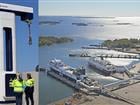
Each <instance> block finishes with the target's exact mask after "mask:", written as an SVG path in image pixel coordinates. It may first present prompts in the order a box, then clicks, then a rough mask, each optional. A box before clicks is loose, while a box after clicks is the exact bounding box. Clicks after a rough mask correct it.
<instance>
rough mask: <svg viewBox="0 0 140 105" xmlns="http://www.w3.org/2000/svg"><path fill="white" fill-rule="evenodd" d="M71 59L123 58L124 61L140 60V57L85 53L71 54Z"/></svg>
mask: <svg viewBox="0 0 140 105" xmlns="http://www.w3.org/2000/svg"><path fill="white" fill-rule="evenodd" d="M69 56H70V57H92V56H96V57H103V58H123V59H140V55H130V54H89V53H86V52H83V53H77V54H74V53H71V54H69Z"/></svg>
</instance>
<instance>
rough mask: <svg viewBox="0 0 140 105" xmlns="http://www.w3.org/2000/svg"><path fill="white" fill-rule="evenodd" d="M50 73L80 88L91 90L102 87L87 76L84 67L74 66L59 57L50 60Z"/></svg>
mask: <svg viewBox="0 0 140 105" xmlns="http://www.w3.org/2000/svg"><path fill="white" fill-rule="evenodd" d="M48 74H50V75H51V76H53V77H55V78H57V79H59V80H61V81H62V82H65V83H67V84H68V85H71V86H72V87H75V88H77V89H80V90H82V89H86V91H88V92H89V91H93V90H99V89H100V87H99V86H98V82H97V81H95V80H91V79H89V78H88V77H87V75H86V73H85V69H84V68H81V69H80V68H79V69H76V68H73V67H71V66H68V65H66V64H64V62H62V61H61V60H59V59H54V60H51V61H50V62H49V70H48Z"/></svg>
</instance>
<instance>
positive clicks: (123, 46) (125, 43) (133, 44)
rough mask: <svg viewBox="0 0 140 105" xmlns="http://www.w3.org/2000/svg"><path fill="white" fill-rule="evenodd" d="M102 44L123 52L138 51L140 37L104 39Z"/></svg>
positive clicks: (139, 49)
mask: <svg viewBox="0 0 140 105" xmlns="http://www.w3.org/2000/svg"><path fill="white" fill-rule="evenodd" d="M102 46H104V47H107V48H109V49H113V50H118V51H123V52H131V53H140V39H127V38H123V39H115V40H105V41H104V42H103V43H102Z"/></svg>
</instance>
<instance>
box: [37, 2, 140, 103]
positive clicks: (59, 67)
mask: <svg viewBox="0 0 140 105" xmlns="http://www.w3.org/2000/svg"><path fill="white" fill-rule="evenodd" d="M138 4H139V2H137V1H135V2H134V1H131V0H128V1H125V0H124V1H123V2H122V1H115V0H109V1H103V0H99V1H95V0H89V1H87V2H86V1H84V0H81V1H79V0H75V1H73V0H72V1H68V0H60V1H56V0H52V1H50V0H49V1H46V2H44V1H43V0H39V15H40V16H39V30H40V33H39V35H40V37H39V67H40V75H41V78H40V79H41V80H40V85H41V86H40V88H39V89H40V94H41V96H40V103H41V105H139V104H140V100H139V99H140V95H139V88H140V32H139V30H140V17H139V16H140V14H138V9H139V6H138ZM136 7H137V9H136ZM122 8H125V9H122ZM128 11H129V12H128Z"/></svg>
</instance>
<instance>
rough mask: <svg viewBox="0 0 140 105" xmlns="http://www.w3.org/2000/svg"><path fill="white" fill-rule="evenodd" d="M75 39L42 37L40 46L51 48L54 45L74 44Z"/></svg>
mask: <svg viewBox="0 0 140 105" xmlns="http://www.w3.org/2000/svg"><path fill="white" fill-rule="evenodd" d="M72 41H73V39H72V38H69V37H54V36H40V37H39V46H40V47H41V46H45V45H47V46H50V45H53V44H61V43H68V42H72Z"/></svg>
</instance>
